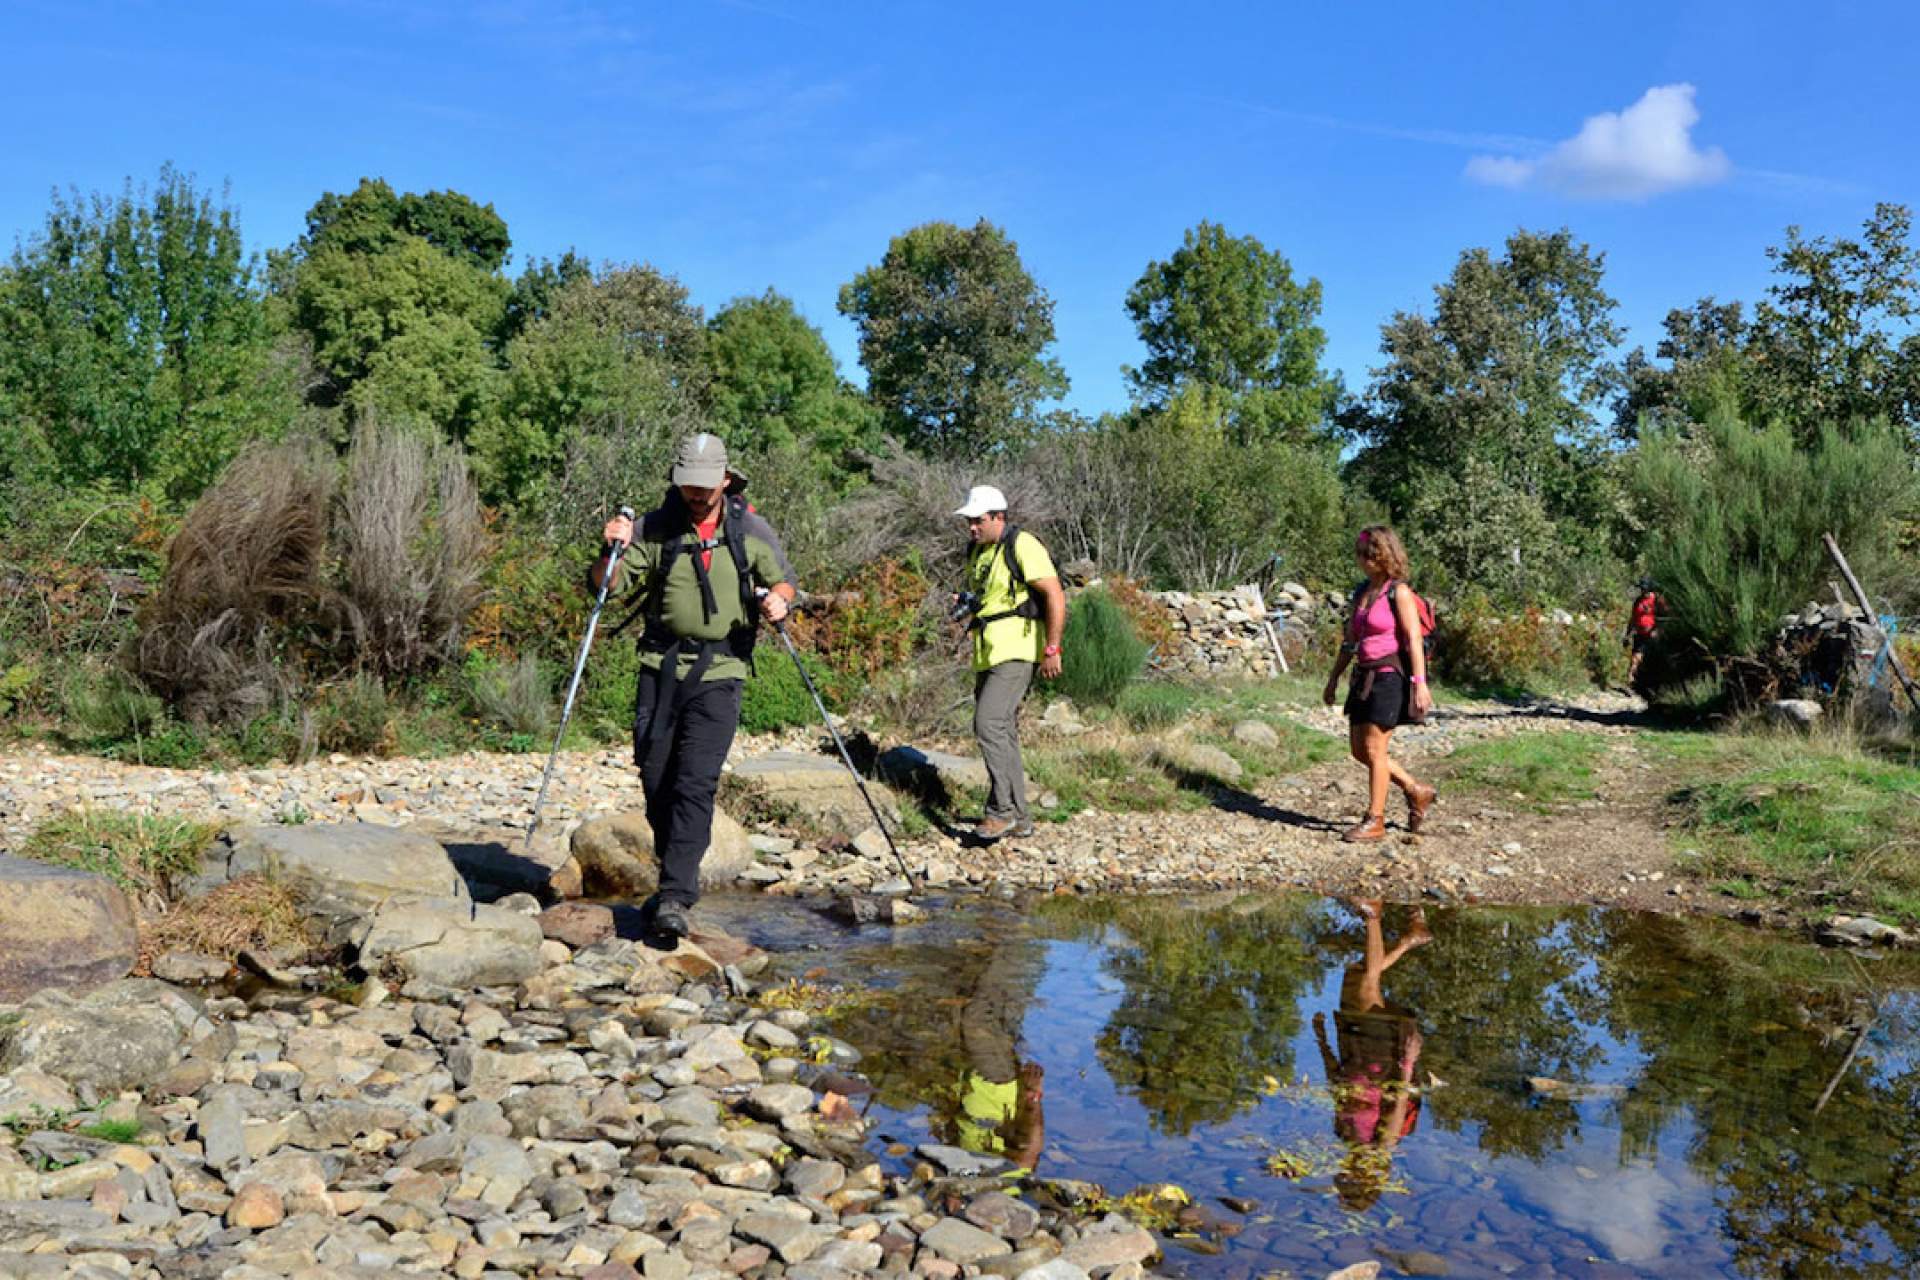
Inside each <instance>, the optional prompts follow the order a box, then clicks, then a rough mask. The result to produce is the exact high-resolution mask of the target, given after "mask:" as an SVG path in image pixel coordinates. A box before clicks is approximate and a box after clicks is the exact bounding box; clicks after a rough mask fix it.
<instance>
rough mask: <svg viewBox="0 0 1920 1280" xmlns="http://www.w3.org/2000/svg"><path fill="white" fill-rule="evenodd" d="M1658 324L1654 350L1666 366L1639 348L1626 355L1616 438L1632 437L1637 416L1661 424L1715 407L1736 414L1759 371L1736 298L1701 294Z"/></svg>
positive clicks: (1700, 418) (1696, 418) (1693, 418)
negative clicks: (1659, 331) (1660, 330)
mask: <svg viewBox="0 0 1920 1280" xmlns="http://www.w3.org/2000/svg"><path fill="white" fill-rule="evenodd" d="M1662 328H1663V329H1664V331H1665V336H1664V337H1662V338H1661V339H1660V343H1659V345H1658V346H1657V347H1655V348H1654V355H1655V356H1656V357H1658V358H1659V359H1661V360H1665V361H1666V362H1667V363H1666V365H1664V366H1662V365H1658V364H1655V363H1654V362H1653V360H1651V359H1649V358H1648V357H1647V353H1646V349H1645V348H1644V347H1641V348H1635V349H1634V351H1632V352H1631V353H1630V354H1629V355H1628V356H1627V359H1626V364H1625V367H1624V370H1623V374H1624V379H1623V380H1624V384H1625V391H1624V393H1623V394H1622V396H1621V398H1620V409H1619V412H1618V413H1617V415H1616V418H1615V427H1616V429H1617V430H1618V432H1619V434H1620V436H1621V438H1622V439H1627V440H1631V439H1634V438H1635V437H1637V436H1638V435H1639V433H1640V429H1641V423H1642V422H1643V421H1651V422H1652V424H1653V425H1655V426H1664V427H1673V426H1678V425H1680V424H1682V423H1687V422H1705V421H1706V420H1707V418H1708V417H1709V416H1711V415H1712V413H1713V412H1714V411H1715V410H1716V409H1726V410H1730V411H1732V412H1734V413H1739V412H1741V411H1742V410H1743V408H1744V407H1745V406H1746V405H1747V404H1748V403H1749V401H1750V398H1751V395H1750V391H1749V389H1748V384H1749V383H1750V382H1751V381H1753V380H1754V379H1755V377H1756V376H1757V374H1758V372H1759V371H1758V369H1757V368H1756V367H1755V365H1754V362H1753V360H1752V352H1751V351H1750V349H1749V346H1748V344H1749V342H1750V340H1751V335H1752V325H1751V323H1750V322H1749V321H1748V319H1747V317H1746V316H1745V314H1744V313H1743V309H1742V307H1741V305H1740V304H1739V303H1738V302H1726V303H1722V302H1716V301H1715V300H1714V299H1712V298H1702V299H1701V300H1700V301H1698V302H1696V303H1694V304H1693V305H1692V306H1691V307H1675V308H1674V309H1673V310H1671V311H1669V312H1667V318H1666V320H1665V321H1664V322H1663V325H1662Z"/></svg>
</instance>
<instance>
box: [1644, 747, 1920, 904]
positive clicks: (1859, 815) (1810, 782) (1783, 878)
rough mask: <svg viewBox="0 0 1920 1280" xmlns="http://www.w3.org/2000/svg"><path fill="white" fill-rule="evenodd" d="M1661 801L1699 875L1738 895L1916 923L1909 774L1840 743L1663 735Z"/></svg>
mask: <svg viewBox="0 0 1920 1280" xmlns="http://www.w3.org/2000/svg"><path fill="white" fill-rule="evenodd" d="M1662 749H1663V750H1664V754H1665V756H1666V759H1667V762H1668V764H1669V766H1670V768H1671V770H1672V771H1673V772H1674V773H1675V774H1676V775H1677V777H1676V782H1677V783H1678V785H1676V786H1675V787H1674V788H1673V789H1672V790H1671V792H1670V794H1669V800H1670V802H1671V803H1672V804H1673V805H1674V806H1675V808H1676V809H1677V810H1678V811H1679V815H1680V821H1681V826H1682V830H1683V831H1684V833H1685V836H1686V838H1687V840H1688V842H1689V843H1691V844H1694V845H1697V846H1698V847H1699V848H1700V849H1701V851H1702V852H1703V853H1704V854H1705V855H1706V857H1705V859H1704V860H1703V861H1704V862H1705V864H1706V865H1705V867H1704V868H1703V870H1704V871H1705V872H1706V873H1707V874H1709V875H1711V876H1713V877H1714V878H1715V879H1716V880H1719V881H1723V882H1728V883H1730V884H1732V885H1735V886H1739V887H1740V889H1741V890H1743V891H1751V892H1756V893H1757V892H1761V891H1764V892H1766V893H1768V894H1770V895H1772V896H1775V897H1782V898H1794V899H1801V900H1804V901H1805V902H1806V903H1807V905H1810V906H1811V905H1822V906H1826V905H1832V906H1850V907H1853V908H1856V909H1865V910H1870V911H1874V912H1877V913H1881V914H1884V915H1892V916H1896V917H1899V918H1901V919H1903V920H1906V921H1920V767H1916V763H1920V762H1917V761H1916V759H1915V757H1914V756H1913V755H1912V754H1911V753H1910V749H1909V754H1906V755H1904V756H1898V755H1893V756H1890V755H1887V754H1876V753H1874V752H1872V751H1870V750H1868V749H1866V748H1865V747H1863V746H1862V745H1861V744H1860V743H1858V742H1856V741H1853V740H1851V739H1849V738H1848V737H1847V736H1845V735H1843V734H1840V735H1814V736H1812V737H1806V736H1799V735H1791V734H1772V733H1750V734H1737V735H1718V736H1709V735H1703V734H1685V735H1675V736H1674V738H1673V739H1672V740H1671V741H1667V742H1665V743H1664V744H1662Z"/></svg>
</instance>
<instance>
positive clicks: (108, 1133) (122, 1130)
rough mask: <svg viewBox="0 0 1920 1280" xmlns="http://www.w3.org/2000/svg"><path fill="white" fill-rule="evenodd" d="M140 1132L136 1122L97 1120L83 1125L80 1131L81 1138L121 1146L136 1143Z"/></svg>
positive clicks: (138, 1123)
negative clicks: (95, 1139)
mask: <svg viewBox="0 0 1920 1280" xmlns="http://www.w3.org/2000/svg"><path fill="white" fill-rule="evenodd" d="M141 1132H142V1131H141V1128H140V1122H139V1121H138V1120H99V1121H96V1122H95V1123H93V1124H89V1125H83V1126H82V1127H81V1129H80V1135H81V1136H82V1137H86V1138H97V1139H99V1140H100V1141H101V1142H113V1143H118V1144H120V1145H122V1146H124V1145H126V1144H127V1143H130V1142H138V1141H139V1140H140V1134H141Z"/></svg>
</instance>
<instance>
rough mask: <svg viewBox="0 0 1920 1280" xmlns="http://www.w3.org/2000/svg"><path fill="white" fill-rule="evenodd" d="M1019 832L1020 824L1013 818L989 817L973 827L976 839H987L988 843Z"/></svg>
mask: <svg viewBox="0 0 1920 1280" xmlns="http://www.w3.org/2000/svg"><path fill="white" fill-rule="evenodd" d="M1019 834H1020V831H1019V824H1018V823H1016V822H1015V821H1014V820H1013V819H1012V818H988V819H987V820H986V821H985V822H983V823H981V824H980V825H979V826H977V827H975V828H974V829H973V835H974V839H976V840H982V841H985V842H986V843H987V844H993V843H995V842H996V841H1000V840H1004V839H1006V838H1007V837H1008V836H1017V835H1019Z"/></svg>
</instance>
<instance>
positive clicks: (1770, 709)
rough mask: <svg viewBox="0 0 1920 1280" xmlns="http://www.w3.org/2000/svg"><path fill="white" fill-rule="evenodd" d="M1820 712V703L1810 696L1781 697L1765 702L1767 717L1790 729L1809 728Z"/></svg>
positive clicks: (1816, 720) (1817, 718)
mask: <svg viewBox="0 0 1920 1280" xmlns="http://www.w3.org/2000/svg"><path fill="white" fill-rule="evenodd" d="M1822 714H1824V712H1823V710H1822V708H1821V706H1820V704H1819V703H1817V702H1815V701H1814V700H1813V699H1811V698H1782V699H1780V700H1779V701H1778V702H1772V703H1768V704H1767V719H1768V720H1769V721H1770V722H1772V723H1773V724H1777V725H1782V726H1784V727H1786V728H1790V729H1811V728H1812V727H1813V726H1814V725H1816V724H1818V723H1819V722H1820V717H1821V715H1822Z"/></svg>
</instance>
